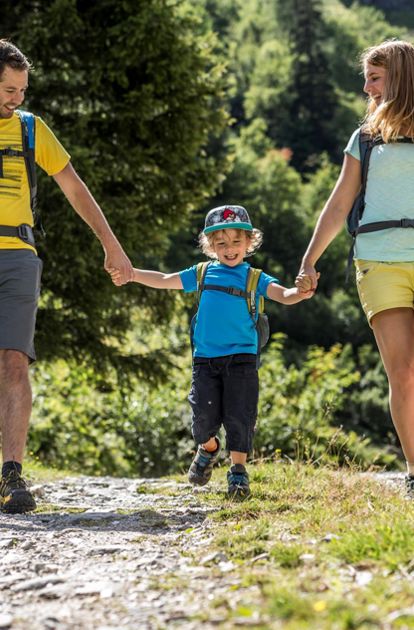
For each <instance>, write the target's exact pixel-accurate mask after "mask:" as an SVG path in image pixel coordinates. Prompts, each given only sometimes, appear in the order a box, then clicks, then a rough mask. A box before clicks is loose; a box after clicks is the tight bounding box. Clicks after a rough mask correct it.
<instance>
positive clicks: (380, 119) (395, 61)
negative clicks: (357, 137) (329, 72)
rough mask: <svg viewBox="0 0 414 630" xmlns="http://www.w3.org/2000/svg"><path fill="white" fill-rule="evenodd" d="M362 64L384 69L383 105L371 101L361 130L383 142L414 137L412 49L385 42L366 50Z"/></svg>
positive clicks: (404, 44)
mask: <svg viewBox="0 0 414 630" xmlns="http://www.w3.org/2000/svg"><path fill="white" fill-rule="evenodd" d="M361 64H362V67H363V68H364V69H365V68H366V65H367V64H371V65H373V66H379V67H381V68H385V69H386V70H387V73H386V76H385V85H384V92H383V95H382V103H381V104H380V105H378V106H377V105H376V103H375V102H374V101H373V100H372V99H371V100H370V101H369V102H368V107H367V112H366V115H365V118H364V121H363V130H364V131H366V132H367V133H369V134H371V135H372V136H376V135H381V136H382V138H383V140H384V141H385V142H389V141H390V140H391V141H392V140H395V138H396V137H397V136H399V135H405V136H411V137H414V46H413V45H412V44H410V43H409V42H405V41H401V40H391V41H385V42H383V43H382V44H379V46H372V47H371V48H367V49H366V50H364V52H363V53H362V55H361Z"/></svg>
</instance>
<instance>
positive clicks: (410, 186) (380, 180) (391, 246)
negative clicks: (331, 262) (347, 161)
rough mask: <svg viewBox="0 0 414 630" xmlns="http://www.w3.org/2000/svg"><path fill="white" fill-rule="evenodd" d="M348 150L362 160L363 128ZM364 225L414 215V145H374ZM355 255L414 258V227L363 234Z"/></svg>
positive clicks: (358, 238)
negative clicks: (361, 133)
mask: <svg viewBox="0 0 414 630" xmlns="http://www.w3.org/2000/svg"><path fill="white" fill-rule="evenodd" d="M345 153H348V154H349V155H352V156H353V157H354V158H356V159H357V160H360V154H359V129H356V131H354V133H353V134H352V136H351V138H350V140H349V142H348V144H347V146H346V147H345ZM365 204H366V205H365V210H364V214H363V215H362V220H361V225H364V224H365V223H372V222H374V221H387V220H390V219H414V145H413V144H402V143H389V144H380V145H379V146H375V147H374V148H373V149H372V153H371V158H370V162H369V169H368V179H367V187H366V192H365ZM355 258H362V259H364V260H380V261H384V262H402V261H414V228H388V229H386V230H381V231H379V232H370V233H368V234H359V235H358V236H357V239H356V245H355Z"/></svg>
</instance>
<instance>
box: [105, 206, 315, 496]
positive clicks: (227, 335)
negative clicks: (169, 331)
mask: <svg viewBox="0 0 414 630" xmlns="http://www.w3.org/2000/svg"><path fill="white" fill-rule="evenodd" d="M261 243H262V233H261V232H260V231H259V230H257V229H255V228H253V226H252V224H251V221H250V218H249V215H248V213H247V211H246V210H245V208H243V207H242V206H221V207H219V208H214V209H213V210H210V212H209V213H208V214H207V217H206V220H205V227H204V230H203V232H202V233H201V234H200V237H199V244H200V247H201V250H202V251H203V253H204V254H206V256H208V257H209V258H210V259H212V260H213V262H211V263H210V264H209V265H208V267H207V271H206V273H205V276H204V280H203V289H204V285H206V286H205V289H204V290H202V291H201V295H200V303H199V308H198V311H197V316H196V322H195V327H194V332H193V346H194V347H193V378H192V384H191V390H190V394H189V402H190V404H191V407H192V410H193V419H192V434H193V437H194V440H195V442H196V444H197V445H198V450H197V454H196V456H195V458H194V460H193V462H192V464H191V466H190V469H189V472H188V477H189V480H190V482H191V483H193V484H196V485H200V486H203V485H204V484H206V483H207V482H208V481H209V480H210V478H211V473H212V469H213V465H214V464H215V462H216V461H217V458H218V454H219V451H220V442H219V439H218V438H217V433H218V431H219V429H220V427H221V425H223V426H224V429H225V432H226V441H227V449H228V450H229V451H230V459H231V464H232V465H231V468H230V470H229V472H228V473H227V480H228V494H229V496H232V497H235V498H244V497H247V496H248V495H249V494H250V488H249V476H248V473H247V471H246V467H245V464H246V461H247V455H248V453H249V452H250V451H251V449H252V445H253V434H254V428H255V424H256V416H257V403H258V394H259V379H258V365H257V352H258V336H257V335H258V333H257V330H256V326H255V324H254V322H253V319H252V316H251V314H250V312H249V309H248V306H247V301H246V296H245V294H244V295H240V296H239V295H234V294H232V295H231V294H229V293H228V292H225V291H223V290H222V289H221V287H223V288H229V287H232V288H235V289H236V290H238V291H240V292H241V293H244V292H245V290H246V279H247V275H248V272H249V268H250V265H249V264H248V263H247V262H244V258H245V257H246V256H248V255H251V254H253V253H254V252H255V251H256V250H257V249H258V248H259V247H260V245H261ZM112 275H113V279H114V280H116V272H114V273H113V274H112ZM133 281H134V282H139V283H141V284H144V285H146V286H149V287H154V288H156V289H183V290H184V291H185V292H187V293H188V292H195V291H197V290H198V288H199V287H198V286H197V285H198V283H197V265H194V266H193V267H190V268H189V269H185V270H184V271H181V272H179V273H171V274H165V273H161V272H158V271H144V270H142V269H134V274H133ZM236 292H237V291H236ZM312 295H313V292H312V291H308V292H300V291H299V289H297V288H291V289H286V288H285V287H282V286H281V285H280V284H279V281H278V280H277V279H276V278H273V277H272V276H269V275H267V274H265V273H263V272H262V273H261V275H260V278H259V282H258V286H257V290H256V300H257V302H258V300H259V297H260V296H265V297H267V298H269V299H271V300H275V301H276V302H280V303H281V304H296V303H297V302H300V301H301V300H303V299H307V298H310V297H312Z"/></svg>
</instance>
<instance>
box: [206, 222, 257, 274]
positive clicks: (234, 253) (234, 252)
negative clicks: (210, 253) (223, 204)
mask: <svg viewBox="0 0 414 630" xmlns="http://www.w3.org/2000/svg"><path fill="white" fill-rule="evenodd" d="M248 247H249V237H248V235H247V233H246V231H245V230H235V229H233V228H229V229H227V230H218V231H217V232H216V233H215V234H214V238H213V249H214V252H215V253H216V254H217V258H218V260H219V262H220V263H221V264H222V265H228V266H229V267H235V266H236V265H239V264H240V263H242V262H243V259H244V258H245V256H246V252H247V248H248Z"/></svg>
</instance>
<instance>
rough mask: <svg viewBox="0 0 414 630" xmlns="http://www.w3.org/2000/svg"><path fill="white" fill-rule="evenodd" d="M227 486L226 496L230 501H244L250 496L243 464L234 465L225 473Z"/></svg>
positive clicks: (247, 477) (247, 478)
mask: <svg viewBox="0 0 414 630" xmlns="http://www.w3.org/2000/svg"><path fill="white" fill-rule="evenodd" d="M227 483H228V484H229V487H228V491H227V494H228V496H229V497H231V498H232V499H246V498H247V497H248V496H250V485H249V475H248V473H247V470H246V468H245V467H244V466H243V464H234V465H233V466H232V467H231V468H230V470H229V472H228V473H227Z"/></svg>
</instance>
